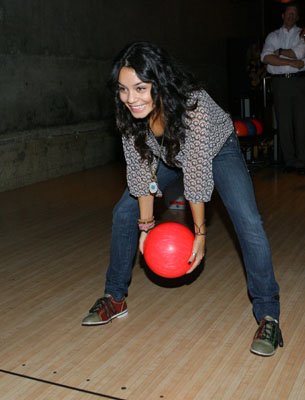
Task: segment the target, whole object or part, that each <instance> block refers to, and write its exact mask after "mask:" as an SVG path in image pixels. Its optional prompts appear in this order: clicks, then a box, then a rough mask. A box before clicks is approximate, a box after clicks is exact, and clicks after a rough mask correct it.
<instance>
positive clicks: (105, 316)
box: [82, 294, 128, 325]
mask: <svg viewBox="0 0 305 400" xmlns="http://www.w3.org/2000/svg"><path fill="white" fill-rule="evenodd" d="M127 314H128V310H127V304H126V301H125V299H123V300H121V301H116V300H114V298H113V297H112V296H111V295H110V294H106V295H105V296H104V297H102V298H100V299H98V300H96V302H95V304H94V306H93V307H91V309H90V310H89V314H88V315H87V316H86V317H85V318H84V319H83V321H82V325H103V324H108V322H110V321H112V320H113V319H114V318H121V317H126V316H127Z"/></svg>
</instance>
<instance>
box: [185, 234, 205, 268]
mask: <svg viewBox="0 0 305 400" xmlns="http://www.w3.org/2000/svg"><path fill="white" fill-rule="evenodd" d="M204 254H205V235H195V239H194V244H193V251H192V255H191V257H190V259H189V261H188V263H189V264H190V266H191V267H190V269H189V270H188V271H187V274H190V273H191V272H192V271H194V269H195V268H197V267H198V265H199V264H200V263H201V261H202V259H203V257H204Z"/></svg>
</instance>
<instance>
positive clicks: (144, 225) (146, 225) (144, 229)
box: [138, 220, 155, 233]
mask: <svg viewBox="0 0 305 400" xmlns="http://www.w3.org/2000/svg"><path fill="white" fill-rule="evenodd" d="M138 225H139V230H140V231H141V232H145V233H148V232H149V231H150V230H152V229H153V228H154V227H155V220H153V221H151V222H148V223H139V224H138Z"/></svg>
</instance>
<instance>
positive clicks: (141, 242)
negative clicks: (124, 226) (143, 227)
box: [139, 231, 148, 254]
mask: <svg viewBox="0 0 305 400" xmlns="http://www.w3.org/2000/svg"><path fill="white" fill-rule="evenodd" d="M147 235H148V233H146V232H143V231H142V232H141V233H140V238H139V250H140V253H141V254H143V253H144V242H145V239H146V238H147Z"/></svg>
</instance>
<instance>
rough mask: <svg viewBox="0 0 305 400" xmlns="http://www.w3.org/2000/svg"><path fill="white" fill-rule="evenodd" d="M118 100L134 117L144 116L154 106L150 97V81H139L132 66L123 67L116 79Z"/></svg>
mask: <svg viewBox="0 0 305 400" xmlns="http://www.w3.org/2000/svg"><path fill="white" fill-rule="evenodd" d="M118 85H119V96H120V100H121V101H122V102H123V103H124V104H125V106H126V107H127V108H128V110H129V111H130V112H131V114H132V115H133V117H134V118H145V117H147V116H148V115H149V114H150V113H151V112H152V111H153V109H154V108H155V105H154V102H153V99H152V97H151V88H152V83H147V82H143V81H141V79H140V78H139V77H138V76H137V74H136V71H135V70H134V69H133V68H129V67H123V68H122V69H121V71H120V73H119V79H118Z"/></svg>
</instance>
